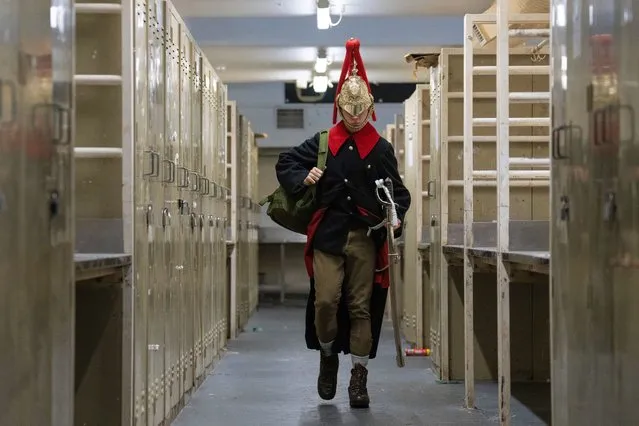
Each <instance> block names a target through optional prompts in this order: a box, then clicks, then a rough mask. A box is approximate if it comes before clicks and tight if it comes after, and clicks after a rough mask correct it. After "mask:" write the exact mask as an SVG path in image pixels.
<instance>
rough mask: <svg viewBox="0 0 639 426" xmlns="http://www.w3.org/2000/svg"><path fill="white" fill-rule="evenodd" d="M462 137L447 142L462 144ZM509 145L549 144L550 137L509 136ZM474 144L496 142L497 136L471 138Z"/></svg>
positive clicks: (449, 138)
mask: <svg viewBox="0 0 639 426" xmlns="http://www.w3.org/2000/svg"><path fill="white" fill-rule="evenodd" d="M463 141H464V137H463V136H449V137H448V140H447V142H463ZM509 141H510V143H513V142H522V143H531V142H542V143H543V142H549V141H550V136H512V135H511V136H510V138H509ZM473 142H474V143H481V142H486V143H488V142H491V143H495V142H497V136H473Z"/></svg>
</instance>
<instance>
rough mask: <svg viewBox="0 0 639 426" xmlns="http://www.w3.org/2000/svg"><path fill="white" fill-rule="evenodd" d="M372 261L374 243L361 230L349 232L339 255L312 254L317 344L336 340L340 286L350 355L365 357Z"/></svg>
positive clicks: (368, 338) (369, 340) (369, 341)
mask: <svg viewBox="0 0 639 426" xmlns="http://www.w3.org/2000/svg"><path fill="white" fill-rule="evenodd" d="M375 260H376V253H375V244H374V243H373V240H372V239H371V238H370V237H368V236H367V235H366V230H365V229H359V230H355V231H351V232H349V234H348V238H347V239H346V245H345V247H344V255H343V256H334V255H331V254H327V253H324V252H322V251H320V250H315V251H314V254H313V271H314V276H315V329H316V331H317V337H318V338H319V340H320V342H324V343H328V342H331V341H333V340H335V338H336V337H337V308H338V306H339V303H340V299H341V297H342V286H344V290H345V291H344V292H343V293H344V296H345V297H347V304H348V313H349V317H350V321H351V336H350V347H351V353H352V354H353V355H356V356H368V354H369V353H370V351H371V345H372V336H371V315H370V300H371V293H372V291H373V279H374V275H375Z"/></svg>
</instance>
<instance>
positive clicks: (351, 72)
mask: <svg viewBox="0 0 639 426" xmlns="http://www.w3.org/2000/svg"><path fill="white" fill-rule="evenodd" d="M359 46H360V43H359V40H357V39H355V38H351V39H350V40H348V41H347V42H346V56H345V57H344V63H343V65H342V75H341V76H340V79H339V83H338V85H337V90H336V91H335V93H336V96H335V105H334V108H333V124H335V123H336V122H337V110H338V109H339V110H340V112H341V111H345V112H347V113H348V114H350V115H353V116H357V115H360V114H361V113H362V112H364V111H369V115H368V117H370V116H371V115H372V118H373V120H376V117H375V108H374V104H373V102H374V98H373V95H372V94H371V88H370V85H369V84H368V78H367V77H366V70H365V69H364V62H363V61H362V57H361V55H360V53H359ZM368 117H367V118H368ZM366 121H368V120H365V122H366ZM364 124H365V123H364ZM361 127H363V125H362V126H361ZM355 130H358V129H355Z"/></svg>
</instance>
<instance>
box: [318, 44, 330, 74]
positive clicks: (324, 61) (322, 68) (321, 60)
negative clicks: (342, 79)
mask: <svg viewBox="0 0 639 426" xmlns="http://www.w3.org/2000/svg"><path fill="white" fill-rule="evenodd" d="M327 69H328V57H327V55H326V49H325V48H320V49H317V59H316V60H315V72H316V73H318V74H324V73H325V72H326V70H327Z"/></svg>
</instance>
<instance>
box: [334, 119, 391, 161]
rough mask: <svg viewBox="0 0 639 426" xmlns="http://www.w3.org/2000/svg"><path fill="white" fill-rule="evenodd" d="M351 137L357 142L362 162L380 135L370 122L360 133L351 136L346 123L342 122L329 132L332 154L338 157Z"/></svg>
mask: <svg viewBox="0 0 639 426" xmlns="http://www.w3.org/2000/svg"><path fill="white" fill-rule="evenodd" d="M351 136H352V137H353V139H354V140H355V145H356V146H357V151H358V152H359V156H360V158H361V159H362V160H363V159H364V158H366V157H367V156H368V154H370V152H371V151H372V150H373V148H374V147H375V145H376V144H377V142H378V141H379V138H380V136H379V133H377V130H375V127H373V125H372V124H371V123H370V122H369V123H366V125H365V126H364V127H363V128H362V129H361V130H359V131H358V132H356V133H353V134H350V133H349V132H348V130H347V129H346V126H345V125H344V122H343V121H340V122H339V123H337V124H336V125H335V126H333V127H331V129H330V130H329V131H328V148H329V149H330V150H331V154H333V156H336V155H337V153H338V152H339V150H340V148H341V147H342V145H344V142H346V141H347V140H348V138H350V137H351Z"/></svg>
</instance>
